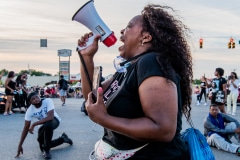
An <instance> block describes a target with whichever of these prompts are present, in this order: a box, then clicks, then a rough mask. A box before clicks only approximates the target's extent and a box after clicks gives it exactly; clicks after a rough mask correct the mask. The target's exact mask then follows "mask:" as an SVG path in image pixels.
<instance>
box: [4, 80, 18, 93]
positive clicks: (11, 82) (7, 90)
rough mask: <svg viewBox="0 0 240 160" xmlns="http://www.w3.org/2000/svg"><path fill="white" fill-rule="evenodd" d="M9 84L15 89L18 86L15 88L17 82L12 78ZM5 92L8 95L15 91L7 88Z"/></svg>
mask: <svg viewBox="0 0 240 160" xmlns="http://www.w3.org/2000/svg"><path fill="white" fill-rule="evenodd" d="M8 86H9V87H10V88H11V89H13V90H15V89H16V88H15V86H16V82H14V81H12V80H10V81H9V82H8ZM5 93H6V95H13V93H11V90H10V89H8V88H5Z"/></svg>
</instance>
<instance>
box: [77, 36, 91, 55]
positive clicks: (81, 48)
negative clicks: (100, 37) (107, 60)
mask: <svg viewBox="0 0 240 160" xmlns="http://www.w3.org/2000/svg"><path fill="white" fill-rule="evenodd" d="M94 37H95V36H91V37H89V38H88V41H87V42H86V45H85V46H82V47H80V46H77V50H78V51H81V50H83V49H85V48H87V47H88V46H90V45H91V44H92V43H93V41H94Z"/></svg>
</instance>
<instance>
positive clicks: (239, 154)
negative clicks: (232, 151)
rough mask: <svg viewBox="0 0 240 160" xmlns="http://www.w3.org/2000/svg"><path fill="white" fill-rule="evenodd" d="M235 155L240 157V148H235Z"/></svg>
mask: <svg viewBox="0 0 240 160" xmlns="http://www.w3.org/2000/svg"><path fill="white" fill-rule="evenodd" d="M236 154H237V155H238V156H240V147H238V148H237V151H236Z"/></svg>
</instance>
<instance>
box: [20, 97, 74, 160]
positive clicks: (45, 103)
mask: <svg viewBox="0 0 240 160" xmlns="http://www.w3.org/2000/svg"><path fill="white" fill-rule="evenodd" d="M27 100H28V102H29V104H31V105H30V106H29V108H28V109H27V111H26V114H25V124H24V127H23V131H22V135H21V139H20V142H19V144H18V151H17V155H16V157H19V156H20V154H21V153H22V154H23V147H22V145H23V142H24V140H25V138H26V136H27V134H28V132H29V133H31V134H33V131H34V128H35V126H38V125H41V126H40V127H39V129H38V138H37V140H38V143H39V147H40V150H41V151H42V152H43V156H44V158H45V159H51V157H52V156H51V154H50V152H49V151H50V148H53V147H56V146H58V145H61V144H63V143H68V144H70V145H72V144H73V142H72V140H71V139H70V138H68V136H67V135H66V134H65V133H63V134H62V136H61V137H59V138H57V139H55V140H52V137H53V130H54V129H56V128H57V127H58V126H59V124H60V121H61V119H60V117H59V116H58V114H57V113H56V111H55V107H54V104H53V101H52V99H50V98H45V99H41V98H40V97H39V95H38V93H36V92H31V93H30V94H29V95H28V97H27ZM32 117H34V118H37V119H38V121H36V122H34V123H32V124H31V119H32Z"/></svg>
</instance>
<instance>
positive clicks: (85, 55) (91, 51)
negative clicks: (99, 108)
mask: <svg viewBox="0 0 240 160" xmlns="http://www.w3.org/2000/svg"><path fill="white" fill-rule="evenodd" d="M91 35H92V34H91V33H87V34H85V35H84V36H82V37H81V39H79V40H78V45H79V46H81V47H82V46H85V45H86V42H87V41H88V38H89V37H90V36H91ZM99 39H100V35H98V36H95V38H94V41H93V44H91V45H90V46H88V47H87V48H85V49H83V50H81V51H78V54H79V57H80V56H81V57H82V59H83V61H84V63H85V65H86V70H87V72H88V74H89V78H90V80H91V81H92V80H93V69H94V62H93V57H94V55H95V54H96V52H97V50H98V40H99ZM80 73H81V81H82V93H83V96H84V98H85V99H87V95H88V93H89V92H91V86H89V82H88V79H87V75H86V73H85V70H84V67H83V64H82V63H81V66H80Z"/></svg>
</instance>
